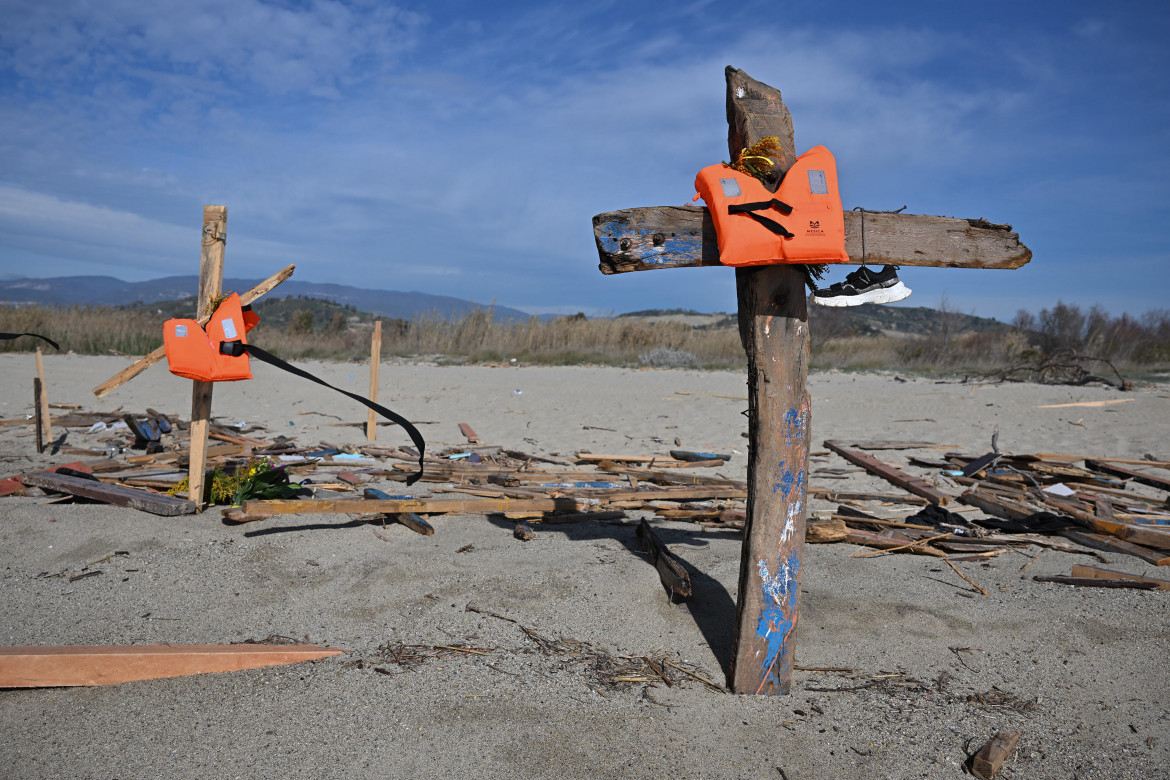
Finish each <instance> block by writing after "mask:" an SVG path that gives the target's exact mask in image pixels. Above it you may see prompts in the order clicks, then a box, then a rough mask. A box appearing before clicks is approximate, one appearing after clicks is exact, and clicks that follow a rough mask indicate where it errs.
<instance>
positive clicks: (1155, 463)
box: [1032, 452, 1170, 469]
mask: <svg viewBox="0 0 1170 780" xmlns="http://www.w3.org/2000/svg"><path fill="white" fill-rule="evenodd" d="M1032 457H1034V458H1037V459H1039V460H1059V461H1064V462H1065V463H1074V462H1076V461H1078V460H1099V461H1102V462H1104V463H1121V464H1122V465H1125V466H1152V467H1157V468H1161V469H1170V462H1168V461H1163V460H1150V459H1149V458H1106V457H1103V456H1101V455H1085V454H1083V453H1069V452H1037V453H1035V454H1034V455H1033V456H1032Z"/></svg>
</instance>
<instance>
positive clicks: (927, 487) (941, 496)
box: [825, 439, 952, 506]
mask: <svg viewBox="0 0 1170 780" xmlns="http://www.w3.org/2000/svg"><path fill="white" fill-rule="evenodd" d="M825 446H826V447H828V448H829V449H830V450H832V451H833V452H835V453H837V454H838V455H840V456H841V457H843V458H845V460H847V461H849V462H850V463H853V464H855V465H857V466H861V467H862V468H863V469H865V470H866V471H868V472H869V473H870V474H874V475H876V476H879V477H881V478H882V479H884V480H886V481H888V482H892V483H893V484H895V485H897V486H898V487H900V488H902V489H903V490H906V491H908V492H910V493H914V494H915V495H918V496H922V497H923V498H925V499H926V500H927V501H929V502H931V503H932V504H938V505H939V506H945V505H946V504H948V503H950V501H951V499H952V496H950V495H948V494H947V493H944V492H942V491H941V490H938V489H937V488H936V487H934V485H931V484H930V483H929V482H927V481H925V480H922V479H919V478H917V477H914V476H911V475H909V474H907V473H906V472H904V471H902V470H900V469H896V468H894V467H893V466H891V465H889V464H888V463H883V462H882V461H880V460H878V459H877V458H874V457H872V456H870V455H866V454H865V453H864V452H858V451H857V450H851V449H848V448H846V447H844V446H842V444H841V443H840V442H838V441H834V440H832V439H830V440H827V441H825Z"/></svg>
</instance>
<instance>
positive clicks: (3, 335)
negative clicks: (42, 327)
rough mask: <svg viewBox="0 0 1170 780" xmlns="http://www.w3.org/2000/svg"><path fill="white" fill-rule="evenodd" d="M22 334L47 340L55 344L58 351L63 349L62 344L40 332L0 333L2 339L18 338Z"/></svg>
mask: <svg viewBox="0 0 1170 780" xmlns="http://www.w3.org/2000/svg"><path fill="white" fill-rule="evenodd" d="M21 336H32V337H33V338H38V339H40V340H41V341H47V342H49V343H50V344H52V345H53V349H55V350H57V351H58V352H60V351H61V346H60V345H59V344H58V343H57V342H55V341H53V340H52V339H51V338H49V337H48V336H42V335H41V334H39V333H0V339H4V340H8V339H18V338H20V337H21Z"/></svg>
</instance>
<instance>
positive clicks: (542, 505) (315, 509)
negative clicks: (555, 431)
mask: <svg viewBox="0 0 1170 780" xmlns="http://www.w3.org/2000/svg"><path fill="white" fill-rule="evenodd" d="M588 506H590V502H589V501H586V500H578V499H573V498H529V499H511V498H472V499H463V500H459V499H454V500H452V499H435V498H393V499H366V498H331V499H321V500H315V501H298V500H296V499H273V500H270V501H245V502H244V503H243V504H242V505H241V506H239V507H233V508H231V509H225V510H223V516H224V517H225V518H226V519H228V520H232V521H234V522H237V523H243V522H248V521H250V520H263V519H265V518H268V517H272V516H274V515H296V514H306V515H329V514H403V513H406V512H414V513H416V514H423V515H438V514H504V513H506V512H541V513H544V512H549V513H551V512H580V511H583V510H584V509H586V508H587V507H588Z"/></svg>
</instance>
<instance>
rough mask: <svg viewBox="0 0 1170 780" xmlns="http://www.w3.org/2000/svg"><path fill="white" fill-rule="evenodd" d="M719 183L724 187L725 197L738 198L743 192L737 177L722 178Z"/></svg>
mask: <svg viewBox="0 0 1170 780" xmlns="http://www.w3.org/2000/svg"><path fill="white" fill-rule="evenodd" d="M719 185H720V186H721V187H723V197H725V198H738V197H739V196H740V195H742V194H743V191H742V190H741V189H740V188H739V182H737V181H736V180H735V179H720V180H719Z"/></svg>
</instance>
